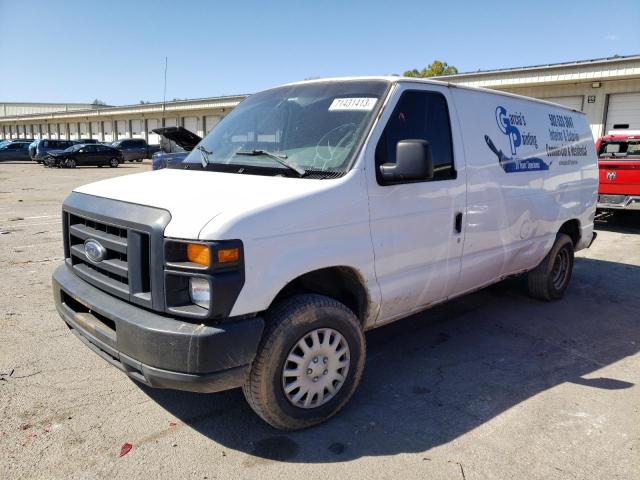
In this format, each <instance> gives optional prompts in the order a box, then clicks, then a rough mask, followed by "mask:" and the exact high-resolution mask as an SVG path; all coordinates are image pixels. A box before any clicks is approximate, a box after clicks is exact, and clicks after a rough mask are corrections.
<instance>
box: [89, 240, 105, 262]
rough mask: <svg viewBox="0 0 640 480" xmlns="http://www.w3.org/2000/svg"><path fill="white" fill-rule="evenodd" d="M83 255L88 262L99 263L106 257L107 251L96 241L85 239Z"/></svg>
mask: <svg viewBox="0 0 640 480" xmlns="http://www.w3.org/2000/svg"><path fill="white" fill-rule="evenodd" d="M84 253H85V255H86V256H87V258H88V259H89V260H91V261H92V262H94V263H99V262H101V261H102V260H104V257H106V255H107V249H106V248H104V247H103V246H102V244H101V243H100V242H98V241H97V240H94V239H93V238H87V239H86V240H85V241H84Z"/></svg>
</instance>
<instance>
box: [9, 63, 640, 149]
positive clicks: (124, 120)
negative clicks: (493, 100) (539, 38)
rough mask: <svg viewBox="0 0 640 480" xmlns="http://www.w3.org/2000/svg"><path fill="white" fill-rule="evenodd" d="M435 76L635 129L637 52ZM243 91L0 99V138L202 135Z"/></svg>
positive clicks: (639, 92) (638, 124)
mask: <svg viewBox="0 0 640 480" xmlns="http://www.w3.org/2000/svg"><path fill="white" fill-rule="evenodd" d="M436 79H437V80H443V81H446V82H450V83H454V84H458V85H466V86H473V87H486V88H492V89H497V90H502V91H505V92H511V93H516V94H520V95H525V96H529V97H534V98H541V99H544V100H549V101H552V102H556V103H560V104H563V105H566V106H568V107H570V108H573V109H575V110H580V111H583V112H584V113H585V114H586V115H587V117H588V120H589V123H590V125H591V130H592V132H593V135H594V137H596V138H597V137H599V136H601V135H603V134H604V133H606V132H607V131H609V130H613V129H636V130H638V129H640V55H630V56H615V57H609V58H598V59H591V60H579V61H572V62H565V63H554V64H547V65H534V66H529V67H515V68H506V69H499V70H486V71H477V72H467V73H459V74H456V75H450V76H446V77H440V78H436ZM245 97H246V95H233V96H224V97H210V98H199V99H191V100H178V101H171V102H166V103H162V102H159V103H144V104H137V105H124V106H116V107H110V106H100V105H98V106H96V105H88V104H28V103H22V104H18V103H13V104H11V103H6V104H3V103H1V102H0V138H54V139H78V138H88V137H92V138H96V139H98V140H100V141H104V142H108V141H112V140H116V139H118V138H145V139H147V141H148V142H150V143H158V142H159V138H158V136H157V135H156V134H154V133H153V132H152V130H153V129H154V128H158V127H160V126H175V125H181V126H183V127H185V128H187V129H189V130H191V131H193V132H195V133H197V134H198V135H200V136H204V135H206V134H207V133H208V132H209V130H211V128H213V126H214V125H216V124H217V123H218V122H219V121H220V119H221V118H222V117H224V116H225V115H226V114H227V113H229V111H231V110H232V109H233V108H234V107H235V106H236V105H238V103H240V102H241V101H242V100H243V99H244V98H245ZM3 105H5V106H6V107H5V109H4V110H3V108H2V106H3ZM30 105H31V106H33V108H31V107H29V106H30ZM38 105H39V107H38ZM30 108H31V109H30ZM38 108H39V109H40V110H37V109H38Z"/></svg>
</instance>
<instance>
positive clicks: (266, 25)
mask: <svg viewBox="0 0 640 480" xmlns="http://www.w3.org/2000/svg"><path fill="white" fill-rule="evenodd" d="M638 25H640V8H638V0H619V1H617V2H616V3H615V9H606V7H605V3H603V2H601V1H591V0H584V1H575V2H564V1H559V0H555V1H547V0H538V1H536V2H505V1H500V2H498V1H492V0H487V1H475V2H472V1H468V2H459V1H456V0H447V1H442V0H440V1H401V0H395V1H388V0H387V1H367V2H364V1H351V2H348V1H346V0H344V1H333V0H325V1H313V2H312V1H304V0H298V1H281V2H276V1H273V2H266V1H242V0H236V1H234V2H214V1H208V2H207V1H192V2H189V1H175V0H174V1H164V0H155V1H132V0H130V1H119V0H111V1H91V0H84V1H75V0H69V1H64V2H63V1H60V2H54V1H38V0H33V1H32V0H0V65H1V67H0V101H30V102H39V101H55V102H90V101H92V100H93V99H94V98H99V99H101V100H104V101H106V102H107V103H109V104H113V105H117V104H128V103H138V102H139V101H140V100H148V101H159V100H162V87H163V70H164V57H165V55H166V56H167V57H168V58H169V70H168V79H167V98H168V99H171V98H174V97H178V98H198V97H208V96H216V95H233V94H238V93H251V92H255V91H258V90H260V89H263V88H266V87H270V86H274V85H277V84H281V83H285V82H291V81H296V80H302V79H305V78H316V77H327V76H341V75H375V74H389V73H400V74H401V73H402V72H403V71H404V70H408V69H411V68H414V67H416V68H422V67H424V66H425V65H427V64H429V63H430V62H431V61H432V60H434V59H441V60H444V61H447V62H449V63H450V64H452V65H455V66H456V67H457V68H458V69H459V70H460V71H461V72H462V71H473V70H477V69H483V70H486V69H492V68H505V67H515V66H526V65H536V64H545V63H553V62H562V61H570V60H577V59H588V58H598V57H607V56H612V55H615V54H618V55H630V54H638V53H640V29H638V28H637V27H638Z"/></svg>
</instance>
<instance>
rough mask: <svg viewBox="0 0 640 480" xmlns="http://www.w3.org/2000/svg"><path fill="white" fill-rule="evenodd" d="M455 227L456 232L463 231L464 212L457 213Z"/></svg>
mask: <svg viewBox="0 0 640 480" xmlns="http://www.w3.org/2000/svg"><path fill="white" fill-rule="evenodd" d="M455 229H456V232H458V233H462V212H458V213H456V218H455Z"/></svg>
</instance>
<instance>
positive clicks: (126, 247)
mask: <svg viewBox="0 0 640 480" xmlns="http://www.w3.org/2000/svg"><path fill="white" fill-rule="evenodd" d="M64 215H65V226H66V228H65V252H66V256H67V262H68V263H69V264H70V266H71V268H72V269H73V270H74V272H75V273H76V274H77V275H78V276H79V277H81V278H83V279H84V280H86V281H87V282H89V283H91V284H92V285H94V286H96V287H98V288H100V289H102V290H104V291H106V292H108V293H111V294H112V295H116V296H118V297H120V298H123V299H126V300H130V301H135V303H138V304H142V305H145V306H148V307H151V306H152V305H151V280H150V265H149V234H148V233H147V232H143V231H138V230H135V229H132V228H127V227H124V226H121V225H118V224H117V223H115V222H114V223H111V222H108V221H105V220H103V219H101V220H96V219H94V218H90V217H88V216H84V215H78V214H76V213H71V212H65V213H64ZM88 239H93V240H95V241H97V242H99V243H100V244H101V245H102V246H103V247H104V248H105V250H106V255H105V256H104V259H103V260H102V261H100V262H94V261H92V260H90V259H89V257H87V255H86V253H85V249H84V242H85V241H86V240H88Z"/></svg>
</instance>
